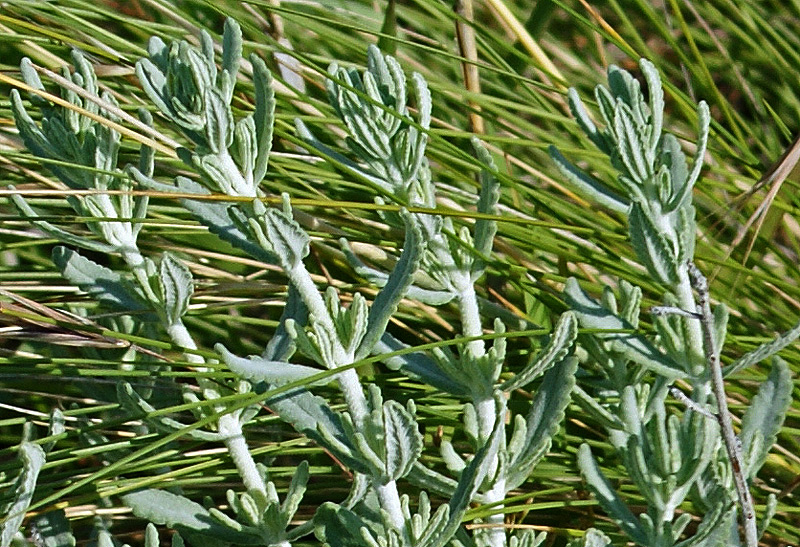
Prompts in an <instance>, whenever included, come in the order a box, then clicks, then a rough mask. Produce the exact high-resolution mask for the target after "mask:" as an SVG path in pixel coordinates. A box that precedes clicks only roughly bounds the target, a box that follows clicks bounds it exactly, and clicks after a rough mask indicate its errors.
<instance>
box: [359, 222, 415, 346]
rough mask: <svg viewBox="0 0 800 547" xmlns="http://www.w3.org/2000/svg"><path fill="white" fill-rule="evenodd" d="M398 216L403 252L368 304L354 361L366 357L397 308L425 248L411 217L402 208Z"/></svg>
mask: <svg viewBox="0 0 800 547" xmlns="http://www.w3.org/2000/svg"><path fill="white" fill-rule="evenodd" d="M400 215H401V217H402V218H403V223H404V224H405V227H406V233H405V241H404V242H403V252H402V253H401V255H400V259H399V260H398V261H397V264H395V266H394V269H393V270H392V273H391V274H390V275H389V277H388V279H387V280H386V284H385V285H384V286H383V288H382V289H381V291H380V292H379V293H378V295H377V296H376V297H375V301H374V302H373V303H372V306H371V307H370V310H369V319H368V323H367V331H366V334H365V335H364V338H363V339H362V340H361V342H360V345H359V347H358V350H357V351H356V353H355V359H356V360H359V359H363V358H364V357H367V356H368V355H369V354H370V352H371V351H372V349H373V347H374V346H375V344H377V343H378V341H379V340H380V339H381V337H382V336H383V333H384V331H385V330H386V325H388V323H389V320H390V319H391V318H392V316H393V315H394V313H395V312H396V311H397V306H398V305H399V304H400V300H402V298H403V297H404V296H405V294H406V290H407V289H408V287H409V286H410V285H411V282H412V281H413V276H414V273H415V272H416V271H417V268H418V267H419V263H420V261H421V260H422V255H423V252H424V251H425V247H426V245H425V242H424V241H423V239H422V232H421V230H420V227H419V225H418V224H417V222H416V220H415V219H414V217H413V216H412V215H411V214H409V213H408V211H406V210H405V209H402V210H401V211H400Z"/></svg>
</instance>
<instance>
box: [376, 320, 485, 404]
mask: <svg viewBox="0 0 800 547" xmlns="http://www.w3.org/2000/svg"><path fill="white" fill-rule="evenodd" d="M410 347H411V346H408V345H407V344H404V343H403V342H401V341H399V340H397V339H396V338H394V337H393V336H392V335H391V334H389V333H384V334H383V337H382V338H381V340H380V342H378V343H377V344H376V345H375V347H374V348H373V353H374V354H376V355H378V354H386V353H393V352H395V351H401V350H403V349H408V348H410ZM383 362H384V363H386V365H387V366H388V367H389V368H391V369H392V370H398V369H400V370H402V371H403V374H407V375H408V376H410V377H412V378H419V379H421V380H422V381H423V382H425V383H426V384H429V385H431V386H433V387H435V388H437V389H440V390H442V391H444V392H445V393H450V394H452V395H457V396H462V397H463V396H467V395H469V394H470V389H469V387H468V385H467V384H466V380H465V379H464V378H454V377H452V375H450V374H448V372H447V371H445V370H443V369H442V368H441V367H439V365H438V364H437V363H436V361H435V360H433V359H431V358H430V357H428V356H427V355H425V354H424V353H420V352H417V353H406V354H403V355H395V356H393V357H387V358H385V359H383Z"/></svg>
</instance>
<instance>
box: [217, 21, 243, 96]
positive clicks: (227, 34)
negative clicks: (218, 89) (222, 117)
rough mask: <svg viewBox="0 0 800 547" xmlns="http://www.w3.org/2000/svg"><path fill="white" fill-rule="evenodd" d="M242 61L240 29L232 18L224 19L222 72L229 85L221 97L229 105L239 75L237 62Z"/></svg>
mask: <svg viewBox="0 0 800 547" xmlns="http://www.w3.org/2000/svg"><path fill="white" fill-rule="evenodd" d="M241 59H242V29H241V27H239V24H238V23H237V22H236V20H235V19H233V18H232V17H227V18H226V19H225V28H224V30H223V33H222V70H223V72H225V74H226V75H227V78H228V81H229V84H228V89H225V90H224V91H225V92H226V93H225V95H224V96H223V99H224V100H225V102H226V103H227V104H230V102H231V97H232V96H233V88H234V84H235V83H236V75H237V74H238V73H239V61H241Z"/></svg>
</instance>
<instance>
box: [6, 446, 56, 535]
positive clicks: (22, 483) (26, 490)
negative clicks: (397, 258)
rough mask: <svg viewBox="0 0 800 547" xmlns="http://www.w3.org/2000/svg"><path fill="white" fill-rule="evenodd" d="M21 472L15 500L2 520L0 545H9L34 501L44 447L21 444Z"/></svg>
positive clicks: (43, 460)
mask: <svg viewBox="0 0 800 547" xmlns="http://www.w3.org/2000/svg"><path fill="white" fill-rule="evenodd" d="M18 458H19V461H20V472H19V475H18V476H17V480H16V481H15V483H14V486H13V488H14V494H13V501H12V502H11V504H10V505H8V506H7V507H6V510H5V514H4V515H3V517H4V518H3V520H2V522H0V547H9V545H11V540H12V539H13V537H14V535H15V534H16V533H17V531H18V530H19V528H20V526H22V521H23V520H25V513H26V511H27V510H28V507H29V506H30V504H31V502H32V501H33V493H34V491H35V490H36V480H37V479H38V478H39V471H41V470H42V466H43V465H44V463H45V454H44V450H42V447H40V446H39V445H38V444H34V443H31V442H28V441H23V442H22V443H21V444H20V445H19V452H18Z"/></svg>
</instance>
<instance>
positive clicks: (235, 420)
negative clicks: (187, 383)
mask: <svg viewBox="0 0 800 547" xmlns="http://www.w3.org/2000/svg"><path fill="white" fill-rule="evenodd" d="M237 414H238V413H233V414H224V415H222V416H220V418H219V421H218V422H217V428H218V429H219V432H220V434H221V435H222V436H223V442H224V443H225V447H226V448H227V449H228V454H230V456H231V460H233V464H234V465H235V466H236V470H237V471H238V472H239V476H240V477H241V478H242V483H244V487H245V488H246V489H247V491H248V492H249V491H253V490H258V491H259V492H261V493H262V494H264V496H265V497H266V495H267V486H266V484H264V479H263V478H262V477H261V473H259V472H258V467H257V466H256V462H255V460H254V459H253V456H252V454H250V449H249V448H248V447H247V441H246V440H245V438H244V434H243V432H242V425H241V424H240V423H239V417H238V415H237Z"/></svg>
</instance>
